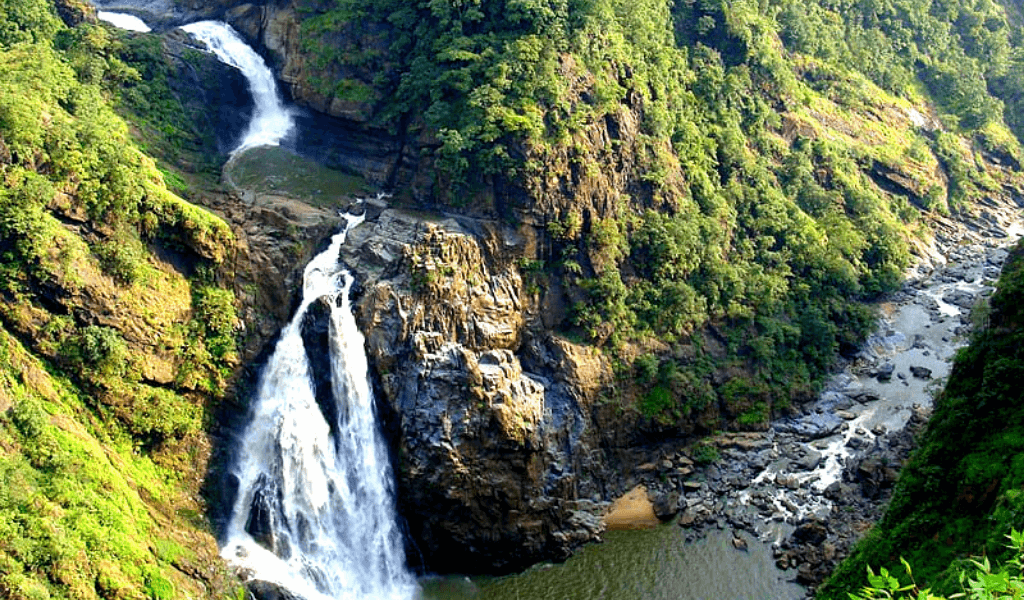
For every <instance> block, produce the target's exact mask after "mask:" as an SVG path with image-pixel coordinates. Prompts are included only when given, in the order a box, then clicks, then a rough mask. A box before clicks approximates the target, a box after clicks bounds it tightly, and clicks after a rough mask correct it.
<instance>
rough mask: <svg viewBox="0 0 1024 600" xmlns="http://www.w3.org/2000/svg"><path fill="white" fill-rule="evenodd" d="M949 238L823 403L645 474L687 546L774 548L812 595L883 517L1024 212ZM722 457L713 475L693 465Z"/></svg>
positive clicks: (952, 230)
mask: <svg viewBox="0 0 1024 600" xmlns="http://www.w3.org/2000/svg"><path fill="white" fill-rule="evenodd" d="M986 216H987V218H985V217H983V218H981V219H978V220H974V221H967V222H966V224H964V225H959V226H952V225H951V226H950V227H948V228H945V229H940V233H939V234H938V235H937V236H936V239H935V240H934V243H933V244H932V245H931V246H930V247H929V249H928V250H929V251H928V252H927V253H926V257H925V258H924V259H922V260H921V261H920V262H919V264H918V265H917V266H916V267H915V268H914V269H913V270H912V272H911V273H909V275H908V279H907V282H906V283H905V285H904V286H903V288H902V289H901V290H900V291H899V292H897V293H895V294H893V295H892V296H891V297H889V298H887V299H886V300H885V302H883V303H882V304H881V305H880V311H881V315H880V320H879V327H878V330H877V332H876V333H875V334H874V335H872V336H871V337H870V338H869V339H868V340H867V343H866V344H865V345H864V347H863V348H862V349H861V351H860V352H859V353H858V354H857V355H856V356H854V357H852V358H849V359H846V360H845V361H844V363H843V364H842V365H841V368H840V369H839V370H838V371H837V372H836V374H835V375H834V376H833V377H832V378H831V380H830V381H829V382H828V384H827V385H826V387H825V389H824V391H823V392H822V393H821V394H820V395H819V397H818V398H817V400H816V401H814V402H812V403H809V404H807V405H805V406H801V407H799V409H798V411H796V414H794V415H791V416H787V417H784V418H781V419H778V420H776V421H774V422H773V423H772V424H771V426H770V427H769V428H768V430H767V431H764V432H755V433H734V434H724V435H721V436H718V437H716V438H714V439H712V440H711V441H710V446H711V447H712V448H714V450H707V449H702V450H698V449H690V450H687V451H677V452H672V451H663V454H662V455H661V456H660V457H657V458H656V459H655V460H653V461H651V462H648V463H646V464H644V465H641V466H640V467H639V469H638V470H639V472H640V476H639V477H638V479H639V480H640V481H643V482H644V483H646V485H647V487H648V489H649V490H650V495H651V497H652V498H653V500H654V503H655V507H656V508H657V509H658V511H659V512H660V513H661V516H663V517H664V516H668V515H671V514H673V513H675V512H678V513H679V518H678V523H679V525H680V526H681V527H683V528H685V529H687V531H688V534H687V539H688V540H690V541H694V540H696V539H699V538H701V537H703V536H704V535H705V534H706V532H707V530H708V529H709V528H715V529H720V530H732V532H733V535H734V542H735V546H736V547H737V548H739V549H745V548H746V541H745V540H746V537H745V535H744V534H743V533H742V532H747V533H752V534H754V535H756V536H757V539H759V540H760V541H761V542H762V543H765V544H769V545H770V547H771V549H772V552H773V554H774V557H775V559H776V565H777V566H778V567H779V568H780V569H784V570H786V571H787V572H789V573H791V574H792V578H793V579H795V580H796V581H798V582H799V583H801V584H803V585H805V586H807V588H808V590H809V593H810V592H813V590H814V588H815V587H816V586H817V585H819V584H820V583H821V582H822V581H824V579H825V578H826V577H827V576H828V574H829V573H830V572H831V571H832V569H833V567H834V566H835V565H836V564H837V563H838V562H839V561H840V560H841V559H842V558H843V557H844V556H845V555H846V554H847V552H848V551H849V549H850V548H851V546H852V545H853V543H854V542H855V541H856V540H857V539H859V538H860V537H861V535H863V533H864V532H865V531H866V530H867V529H868V528H869V527H870V526H871V524H872V523H874V522H875V521H877V520H878V519H879V518H880V517H881V514H882V512H883V510H884V506H885V503H886V501H887V500H888V498H889V496H890V494H891V491H892V486H893V484H894V483H895V482H896V479H897V477H898V474H899V469H900V467H901V466H902V464H904V462H905V461H906V460H907V458H908V457H909V455H910V452H911V451H912V450H913V448H914V438H915V435H916V433H917V432H918V431H920V429H921V428H922V427H923V426H924V425H925V424H926V422H927V419H928V417H929V415H930V411H931V404H932V397H933V394H935V393H936V392H938V391H940V390H941V386H942V382H943V380H944V378H945V377H946V376H947V375H948V373H949V370H950V366H951V361H952V359H953V356H954V355H955V353H956V350H957V348H959V347H960V346H962V345H963V344H965V343H966V341H967V339H968V334H969V332H970V329H971V327H972V326H973V322H974V321H973V320H983V318H984V310H983V309H980V310H977V311H976V309H977V308H978V307H983V306H984V299H985V298H986V297H987V296H988V295H989V294H990V293H991V291H992V286H993V285H994V283H995V280H996V278H997V277H998V275H999V271H1000V267H1001V265H1002V263H1003V261H1004V260H1005V259H1006V256H1007V251H1006V249H1005V248H1006V246H1007V245H1008V244H1009V243H1010V242H1012V241H1013V240H1015V239H1017V238H1018V237H1019V236H1020V229H1019V226H1018V225H1016V223H1017V219H1018V218H1019V213H1018V209H1016V208H1015V207H1012V206H1007V207H1004V208H1003V210H1001V211H990V212H988V213H986ZM715 454H717V459H716V460H714V461H713V462H711V463H710V464H707V465H705V466H700V465H699V464H695V462H696V461H695V459H700V458H704V459H705V460H707V458H708V457H709V455H715Z"/></svg>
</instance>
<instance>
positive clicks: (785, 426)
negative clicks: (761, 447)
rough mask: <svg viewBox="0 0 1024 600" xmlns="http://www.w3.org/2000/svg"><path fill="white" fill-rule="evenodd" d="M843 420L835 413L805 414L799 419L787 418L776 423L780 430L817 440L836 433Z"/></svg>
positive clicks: (775, 425)
mask: <svg viewBox="0 0 1024 600" xmlns="http://www.w3.org/2000/svg"><path fill="white" fill-rule="evenodd" d="M842 424H843V420H842V419H840V418H839V417H837V416H836V415H834V414H812V415H805V416H803V417H800V418H799V419H793V418H786V419H782V420H780V421H778V422H776V423H775V424H774V428H775V430H776V431H778V432H782V433H792V434H795V435H797V436H800V437H802V438H806V439H808V440H816V439H819V438H823V437H825V436H827V435H831V434H832V433H834V432H835V431H836V430H837V429H839V427H840V426H841V425H842Z"/></svg>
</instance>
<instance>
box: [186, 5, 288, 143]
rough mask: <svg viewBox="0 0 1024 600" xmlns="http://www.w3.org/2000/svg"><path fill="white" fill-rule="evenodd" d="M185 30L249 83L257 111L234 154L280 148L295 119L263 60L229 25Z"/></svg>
mask: <svg viewBox="0 0 1024 600" xmlns="http://www.w3.org/2000/svg"><path fill="white" fill-rule="evenodd" d="M182 30H184V31H187V32H188V33H191V34H192V35H193V36H195V37H196V38H197V39H199V40H200V41H202V42H203V43H205V44H206V45H207V47H208V48H209V49H210V51H211V52H213V53H214V54H216V55H217V58H219V59H220V60H221V61H222V62H225V63H227V64H229V65H231V66H233V67H236V68H238V69H239V70H240V71H241V72H242V74H243V75H245V78H246V80H248V82H249V90H250V91H251V92H252V96H253V101H254V102H255V104H256V108H255V111H254V113H253V116H252V120H251V121H250V122H249V128H248V130H247V131H246V132H245V135H244V136H243V137H242V141H241V143H240V144H239V145H238V147H237V148H235V149H234V150H232V151H231V153H232V154H237V153H239V152H241V151H242V150H247V149H249V148H255V147H257V146H277V145H278V144H280V143H281V140H283V139H284V138H285V137H287V136H288V134H289V133H290V132H291V131H292V129H293V128H294V127H295V118H294V115H293V114H292V111H291V110H290V109H289V108H288V107H287V106H285V105H284V102H282V101H281V96H280V94H278V90H277V82H276V81H274V74H273V73H272V72H271V71H270V68H269V67H267V63H266V62H264V60H263V57H261V56H260V55H259V54H257V53H256V51H255V50H253V49H252V48H250V47H249V45H248V44H246V43H245V42H244V41H243V40H242V38H241V37H239V35H238V33H237V32H236V31H235V30H234V29H232V28H231V26H230V25H228V24H227V23H222V22H220V21H199V22H197V23H190V24H188V25H185V26H184V27H182Z"/></svg>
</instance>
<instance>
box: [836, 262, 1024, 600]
mask: <svg viewBox="0 0 1024 600" xmlns="http://www.w3.org/2000/svg"><path fill="white" fill-rule="evenodd" d="M1022 348H1024V246H1020V245H1019V246H1018V247H1017V249H1016V250H1015V251H1014V253H1013V255H1012V256H1011V259H1010V261H1009V262H1008V263H1007V266H1006V267H1005V268H1004V271H1003V275H1002V277H1001V278H1000V280H999V285H998V289H997V291H996V293H995V295H993V297H992V299H991V313H990V315H989V323H988V324H987V326H986V327H984V328H983V329H982V330H980V331H978V332H977V333H976V335H975V338H974V339H973V340H972V341H971V344H970V345H969V346H968V347H966V348H964V349H963V350H961V351H960V352H959V353H958V354H957V357H956V362H955V364H954V367H953V371H952V373H951V375H950V377H949V381H948V383H947V384H946V389H945V390H944V391H943V392H942V394H941V395H940V396H939V398H938V399H937V402H936V407H935V412H934V415H933V416H932V419H931V421H930V422H929V425H928V429H927V430H926V431H925V433H924V434H923V436H922V438H921V441H920V444H921V445H920V448H919V449H918V451H917V452H916V453H915V455H914V456H913V458H912V459H911V462H910V463H909V464H908V465H907V466H906V467H905V468H904V469H903V471H902V473H901V475H900V480H899V482H898V483H897V486H896V490H895V492H894V494H893V498H892V501H891V503H890V505H889V507H888V510H887V511H886V514H885V517H884V518H883V519H882V521H881V522H880V523H879V524H878V525H877V526H876V527H875V529H874V530H872V531H871V532H870V533H869V534H868V535H867V537H866V538H865V539H864V540H863V541H862V542H861V543H860V544H858V546H857V547H856V549H855V551H854V553H853V554H852V555H851V557H850V558H849V559H847V560H846V561H845V562H844V563H842V564H841V565H840V566H839V568H838V569H837V570H836V572H835V573H834V575H833V577H832V578H831V579H830V580H829V582H828V583H827V584H826V585H825V586H823V587H822V589H821V590H820V591H819V597H821V598H836V599H838V598H846V592H849V591H853V590H855V589H857V588H858V587H859V586H860V585H862V582H863V577H864V572H865V566H873V567H874V568H876V569H878V568H880V567H884V568H886V569H887V570H888V571H889V572H891V573H896V572H898V571H897V569H898V563H897V560H898V559H899V558H900V557H905V558H906V559H907V560H908V561H909V562H910V563H911V564H913V565H914V569H915V576H916V579H917V582H918V583H920V584H921V585H925V586H927V587H930V588H931V589H932V590H934V591H935V592H936V593H942V594H950V593H955V592H957V591H959V585H960V582H959V573H960V571H961V569H962V567H963V566H964V562H963V561H964V560H965V559H966V558H967V557H968V556H972V555H973V556H978V555H984V556H987V557H988V559H989V560H992V561H994V562H997V563H1006V562H1007V561H1011V560H1013V559H1015V558H1016V557H1018V556H1019V553H1020V547H1019V546H1020V544H1019V543H1018V542H1019V541H1020V540H1019V539H1016V541H1015V542H1014V544H1015V546H1014V547H1013V548H1011V549H1007V548H1006V547H1005V545H1004V541H1005V536H1006V534H1007V532H1009V531H1010V530H1011V529H1016V530H1021V529H1024V492H1022V486H1024V411H1022V410H1021V406H1022V402H1024V397H1022V391H1021V386H1020V382H1021V381H1024V355H1022V350H1021V349H1022ZM1009 564H1016V563H1009ZM904 583H907V582H904ZM972 597H973V596H972ZM980 597H987V596H980ZM999 597H1004V596H999ZM1005 597H1016V596H1005Z"/></svg>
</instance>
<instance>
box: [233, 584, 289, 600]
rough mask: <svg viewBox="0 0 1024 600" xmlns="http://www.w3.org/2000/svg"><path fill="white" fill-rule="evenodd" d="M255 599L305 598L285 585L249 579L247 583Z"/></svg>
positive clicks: (286, 599) (284, 599)
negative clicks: (290, 590)
mask: <svg viewBox="0 0 1024 600" xmlns="http://www.w3.org/2000/svg"><path fill="white" fill-rule="evenodd" d="M245 587H246V588H247V589H248V590H249V593H250V594H251V595H252V598H253V599H254V600H304V599H303V598H302V597H301V596H296V595H295V594H293V593H291V592H289V591H288V590H287V589H285V588H284V587H282V586H280V585H278V584H276V583H271V582H269V581H249V582H247V583H246V584H245Z"/></svg>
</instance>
